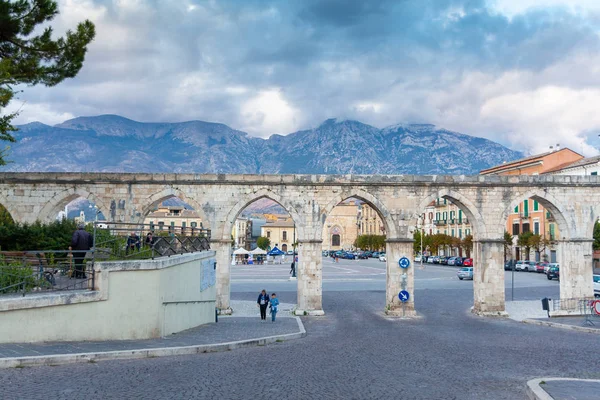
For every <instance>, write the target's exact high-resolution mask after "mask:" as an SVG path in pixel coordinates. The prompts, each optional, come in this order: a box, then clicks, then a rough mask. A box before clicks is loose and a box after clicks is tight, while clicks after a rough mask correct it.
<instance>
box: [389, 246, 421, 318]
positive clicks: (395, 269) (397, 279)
mask: <svg viewBox="0 0 600 400" xmlns="http://www.w3.org/2000/svg"><path fill="white" fill-rule="evenodd" d="M413 242H414V239H404V238H398V239H393V238H390V239H387V240H386V241H385V253H386V257H387V262H386V284H385V313H386V314H388V315H393V316H399V317H416V316H417V313H416V311H415V290H414V289H415V263H414V256H413ZM402 257H407V258H408V259H409V260H410V266H409V267H408V268H400V266H399V265H398V260H400V258H402ZM403 282H404V283H405V284H404V288H403V287H402V286H403ZM401 290H406V291H407V292H408V293H409V294H410V297H409V299H408V301H407V302H405V303H404V304H403V303H402V302H401V301H400V299H399V298H398V294H399V293H400V291H401Z"/></svg>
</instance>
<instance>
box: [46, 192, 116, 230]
mask: <svg viewBox="0 0 600 400" xmlns="http://www.w3.org/2000/svg"><path fill="white" fill-rule="evenodd" d="M78 197H83V198H84V199H88V200H90V201H92V202H94V204H96V206H97V207H98V210H99V211H101V212H102V214H104V215H105V216H107V215H109V213H108V211H109V210H110V209H109V207H108V206H107V205H106V204H104V201H102V199H101V198H99V197H97V196H96V195H95V194H94V193H92V192H88V191H87V190H85V189H82V188H76V187H72V188H69V189H66V190H63V191H61V192H58V193H57V194H55V195H54V197H52V199H50V200H49V201H48V202H47V203H46V205H45V206H44V207H42V209H41V210H40V213H39V215H38V219H39V220H40V221H47V222H49V221H52V219H53V218H52V216H53V215H54V216H56V215H58V212H59V211H60V210H61V209H63V208H64V207H65V206H66V205H67V204H69V203H70V202H72V201H73V200H75V199H77V198H78Z"/></svg>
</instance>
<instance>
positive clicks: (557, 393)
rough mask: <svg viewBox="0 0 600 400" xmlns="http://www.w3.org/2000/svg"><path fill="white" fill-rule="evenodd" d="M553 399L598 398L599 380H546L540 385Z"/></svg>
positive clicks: (599, 396) (599, 394)
mask: <svg viewBox="0 0 600 400" xmlns="http://www.w3.org/2000/svg"><path fill="white" fill-rule="evenodd" d="M540 387H541V388H542V389H544V390H545V391H546V392H547V393H548V394H549V395H550V396H552V397H553V398H554V400H598V398H600V382H584V381H550V380H549V381H547V382H546V383H544V384H542V385H540Z"/></svg>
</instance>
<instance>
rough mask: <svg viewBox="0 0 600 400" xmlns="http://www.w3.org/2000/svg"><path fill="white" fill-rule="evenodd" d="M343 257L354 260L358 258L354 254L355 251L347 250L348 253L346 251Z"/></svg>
mask: <svg viewBox="0 0 600 400" xmlns="http://www.w3.org/2000/svg"><path fill="white" fill-rule="evenodd" d="M343 258H345V259H346V260H354V259H356V256H355V255H354V253H351V252H347V253H344V256H343Z"/></svg>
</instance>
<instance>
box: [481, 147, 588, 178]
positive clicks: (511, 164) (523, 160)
mask: <svg viewBox="0 0 600 400" xmlns="http://www.w3.org/2000/svg"><path fill="white" fill-rule="evenodd" d="M561 151H570V152H573V153H575V154H579V153H577V152H576V151H573V150H571V149H569V148H568V147H564V148H562V149H560V150H555V151H547V152H545V153H541V154H536V155H533V156H528V157H525V158H520V159H518V160H514V161H511V162H507V163H504V164H500V165H495V166H493V167H490V168H487V169H483V170H481V171H479V173H480V174H485V173H488V172H492V171H494V170H503V169H505V168H511V167H515V166H517V165H521V164H528V163H530V162H532V161H536V160H540V159H542V158H544V157H546V156H549V155H550V154H553V153H559V152H561ZM579 155H581V154H579ZM582 157H583V156H582Z"/></svg>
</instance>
